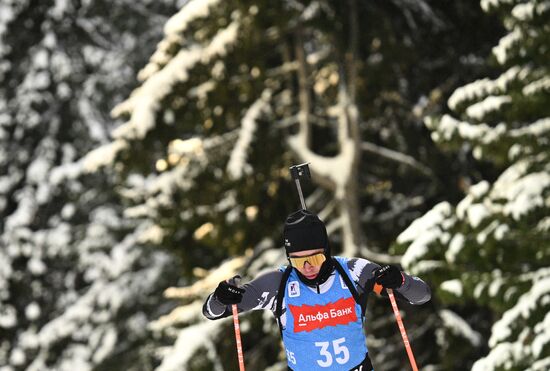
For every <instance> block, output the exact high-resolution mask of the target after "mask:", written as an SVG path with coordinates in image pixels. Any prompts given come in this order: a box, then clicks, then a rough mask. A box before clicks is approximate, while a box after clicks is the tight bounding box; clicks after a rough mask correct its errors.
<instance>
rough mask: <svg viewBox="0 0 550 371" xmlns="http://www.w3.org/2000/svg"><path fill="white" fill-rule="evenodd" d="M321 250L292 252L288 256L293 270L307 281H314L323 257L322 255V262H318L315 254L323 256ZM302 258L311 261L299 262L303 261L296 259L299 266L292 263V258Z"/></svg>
mask: <svg viewBox="0 0 550 371" xmlns="http://www.w3.org/2000/svg"><path fill="white" fill-rule="evenodd" d="M323 252H324V250H323V249H313V250H304V251H298V252H293V253H291V254H290V255H289V258H290V259H291V264H292V266H293V267H294V268H296V269H297V270H298V272H300V273H301V274H303V275H304V276H305V277H306V278H307V279H310V280H312V279H314V278H315V277H317V275H318V274H319V271H320V270H321V265H322V264H323V261H324V260H325V259H324V255H322V261H320V259H319V258H320V257H317V256H316V255H317V254H323ZM304 257H311V258H310V259H309V260H311V263H310V262H309V261H308V260H305V261H303V262H302V261H301V260H303V259H299V260H298V259H297V260H298V261H299V263H300V264H296V261H294V262H293V258H304Z"/></svg>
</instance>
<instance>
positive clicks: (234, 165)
mask: <svg viewBox="0 0 550 371" xmlns="http://www.w3.org/2000/svg"><path fill="white" fill-rule="evenodd" d="M270 98H271V90H269V89H266V90H264V91H263V92H262V94H261V97H260V98H259V99H258V100H256V102H254V104H252V106H251V107H250V108H249V109H248V110H247V111H246V114H245V115H244V117H243V119H242V125H241V129H240V131H239V139H237V143H236V144H235V147H234V148H233V150H232V151H231V155H230V157H229V162H228V164H227V172H228V173H229V175H230V176H231V177H232V178H233V179H239V178H241V177H242V176H243V173H245V172H246V168H247V167H249V166H250V165H248V164H247V162H246V159H247V151H248V150H249V148H250V144H251V143H252V138H253V136H254V132H255V131H256V120H257V119H258V117H259V116H260V115H261V114H262V112H265V111H266V110H268V109H269V101H270Z"/></svg>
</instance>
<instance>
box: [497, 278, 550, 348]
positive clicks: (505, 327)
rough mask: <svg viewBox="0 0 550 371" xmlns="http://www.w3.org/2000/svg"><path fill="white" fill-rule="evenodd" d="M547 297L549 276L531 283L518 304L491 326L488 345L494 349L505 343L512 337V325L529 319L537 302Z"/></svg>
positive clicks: (549, 283) (549, 288) (549, 292)
mask: <svg viewBox="0 0 550 371" xmlns="http://www.w3.org/2000/svg"><path fill="white" fill-rule="evenodd" d="M548 295H550V276H546V277H541V278H540V279H538V280H536V281H535V282H533V286H532V287H531V288H530V289H529V291H528V292H526V293H525V294H523V295H522V296H521V297H520V298H519V300H518V302H517V303H516V304H515V305H514V306H513V307H512V308H510V309H509V310H508V311H506V312H505V313H504V314H503V316H502V318H501V319H500V320H498V321H497V322H496V323H495V324H494V325H493V329H492V334H491V338H490V339H489V345H490V346H491V347H494V346H496V345H497V344H498V343H502V342H504V341H506V340H507V339H508V338H509V337H510V336H511V335H512V330H511V329H513V328H515V326H514V324H515V323H519V321H521V320H523V319H526V318H529V317H530V316H531V314H532V312H533V311H534V310H536V309H537V302H539V301H542V300H544V297H545V296H546V297H548ZM548 304H550V303H546V305H548Z"/></svg>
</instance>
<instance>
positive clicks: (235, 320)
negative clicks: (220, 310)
mask: <svg viewBox="0 0 550 371" xmlns="http://www.w3.org/2000/svg"><path fill="white" fill-rule="evenodd" d="M231 309H232V310H233V326H234V327H235V341H236V343H237V358H238V359H239V371H245V370H244V356H243V346H242V343H241V327H240V326H239V312H238V311H237V304H233V305H232V306H231Z"/></svg>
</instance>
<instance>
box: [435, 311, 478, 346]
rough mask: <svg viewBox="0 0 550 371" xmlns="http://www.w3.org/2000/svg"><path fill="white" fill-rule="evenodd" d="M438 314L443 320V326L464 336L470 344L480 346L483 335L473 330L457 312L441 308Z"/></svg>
mask: <svg viewBox="0 0 550 371" xmlns="http://www.w3.org/2000/svg"><path fill="white" fill-rule="evenodd" d="M439 316H440V317H441V319H442V321H443V326H445V327H446V328H449V329H450V330H451V332H453V333H454V334H455V335H457V336H460V337H462V338H464V339H465V340H466V341H468V342H469V343H470V344H473V345H474V346H480V345H481V344H482V343H483V337H482V336H481V334H480V333H479V332H477V331H475V330H474V329H473V328H472V327H471V326H470V325H469V324H468V322H466V321H465V320H464V319H462V318H461V317H460V316H459V315H458V314H456V313H454V312H452V311H450V310H448V309H443V310H440V311H439Z"/></svg>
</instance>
